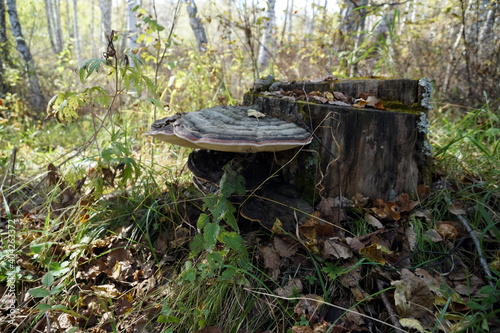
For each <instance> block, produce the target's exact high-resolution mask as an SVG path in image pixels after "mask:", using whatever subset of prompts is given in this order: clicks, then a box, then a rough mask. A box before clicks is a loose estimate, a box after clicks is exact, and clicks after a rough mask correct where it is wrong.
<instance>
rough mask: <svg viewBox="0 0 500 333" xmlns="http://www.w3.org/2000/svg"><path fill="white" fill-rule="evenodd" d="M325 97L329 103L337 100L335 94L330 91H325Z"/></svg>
mask: <svg viewBox="0 0 500 333" xmlns="http://www.w3.org/2000/svg"><path fill="white" fill-rule="evenodd" d="M323 97H325V98H326V99H327V100H328V102H333V101H334V100H335V96H334V95H333V93H331V92H329V91H325V93H324V94H323Z"/></svg>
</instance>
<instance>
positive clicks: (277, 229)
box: [271, 218, 284, 235]
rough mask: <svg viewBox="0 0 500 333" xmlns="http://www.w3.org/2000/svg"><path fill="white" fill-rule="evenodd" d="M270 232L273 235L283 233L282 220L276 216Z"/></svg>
mask: <svg viewBox="0 0 500 333" xmlns="http://www.w3.org/2000/svg"><path fill="white" fill-rule="evenodd" d="M271 232H272V233H273V234H275V235H283V234H284V231H283V222H281V221H280V219H279V218H276V220H275V221H274V223H273V227H272V228H271Z"/></svg>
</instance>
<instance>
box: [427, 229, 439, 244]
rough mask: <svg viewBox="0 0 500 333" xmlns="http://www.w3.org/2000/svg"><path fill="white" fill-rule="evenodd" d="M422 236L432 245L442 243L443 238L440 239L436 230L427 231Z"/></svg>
mask: <svg viewBox="0 0 500 333" xmlns="http://www.w3.org/2000/svg"><path fill="white" fill-rule="evenodd" d="M424 234H425V236H426V237H427V238H428V239H429V240H430V241H431V242H433V243H439V242H442V241H443V237H441V235H440V234H439V232H438V231H437V230H436V229H430V230H427V231H426V232H425V233H424Z"/></svg>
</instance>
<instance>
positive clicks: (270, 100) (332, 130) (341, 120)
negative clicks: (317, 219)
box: [244, 79, 430, 200]
mask: <svg viewBox="0 0 500 333" xmlns="http://www.w3.org/2000/svg"><path fill="white" fill-rule="evenodd" d="M273 87H274V89H275V90H277V89H280V90H283V91H294V90H295V91H303V92H305V93H306V94H310V93H311V92H313V91H319V92H325V91H330V92H343V93H344V94H345V95H348V96H353V97H356V96H358V95H359V94H360V93H364V94H369V95H374V96H376V97H378V98H379V99H381V100H382V102H383V105H384V107H385V108H386V110H377V109H373V108H355V107H352V106H337V105H331V104H318V103H314V102H311V99H308V98H307V97H306V100H304V101H299V100H294V99H293V98H281V97H279V96H273V95H268V94H265V93H263V92H249V93H247V94H246V95H245V97H244V104H245V105H252V104H257V105H259V106H260V108H261V112H263V113H266V114H269V115H271V116H273V117H277V118H280V119H282V120H285V121H293V122H296V123H297V124H299V125H302V126H305V125H306V126H307V127H309V128H310V129H312V130H313V131H314V134H315V140H314V141H313V143H312V144H310V145H309V146H307V147H305V148H304V149H303V150H302V151H301V152H300V156H299V158H297V159H296V161H295V163H296V164H297V165H295V167H294V168H293V170H292V171H290V172H288V177H289V180H290V182H291V183H292V184H294V185H295V186H297V187H299V188H300V189H301V190H302V191H303V193H305V194H308V195H311V194H312V193H315V194H318V192H319V194H321V195H322V196H329V197H336V196H339V195H342V196H344V197H347V198H351V197H353V196H355V195H356V194H358V193H359V194H361V195H363V196H365V197H369V198H372V199H375V198H381V199H384V200H392V199H393V198H394V197H396V196H397V195H399V194H401V193H407V194H410V195H412V194H415V193H416V191H417V188H418V186H419V185H420V184H427V183H428V182H429V179H428V178H429V155H430V150H429V147H430V146H429V144H428V143H427V141H426V140H427V139H426V134H427V132H428V123H427V114H428V109H429V97H430V83H429V80H428V79H421V80H409V79H399V80H384V79H382V80H381V79H368V80H342V81H341V80H335V81H324V82H316V83H311V82H296V83H278V84H275V85H273ZM273 87H272V88H271V89H273ZM284 154H287V153H284ZM288 154H289V153H288Z"/></svg>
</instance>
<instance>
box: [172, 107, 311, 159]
mask: <svg viewBox="0 0 500 333" xmlns="http://www.w3.org/2000/svg"><path fill="white" fill-rule="evenodd" d="M254 111H255V110H254V109H252V107H236V106H216V107H213V108H208V109H203V110H200V111H196V112H190V113H187V114H185V115H183V116H182V117H181V118H179V119H178V120H176V121H175V123H174V124H173V132H174V135H175V136H177V137H179V138H181V139H184V140H186V141H188V142H191V143H194V144H195V145H196V146H198V147H199V148H202V149H211V150H218V151H227V152H262V151H282V150H287V149H292V148H295V147H299V146H303V145H306V144H308V143H310V142H311V140H312V136H311V134H310V133H309V132H307V131H306V130H305V129H303V128H301V127H299V126H297V125H296V124H294V123H287V122H285V121H282V120H279V119H276V118H272V117H269V116H259V117H255V116H251V115H252V114H255V113H258V112H254ZM249 114H250V115H249Z"/></svg>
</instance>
